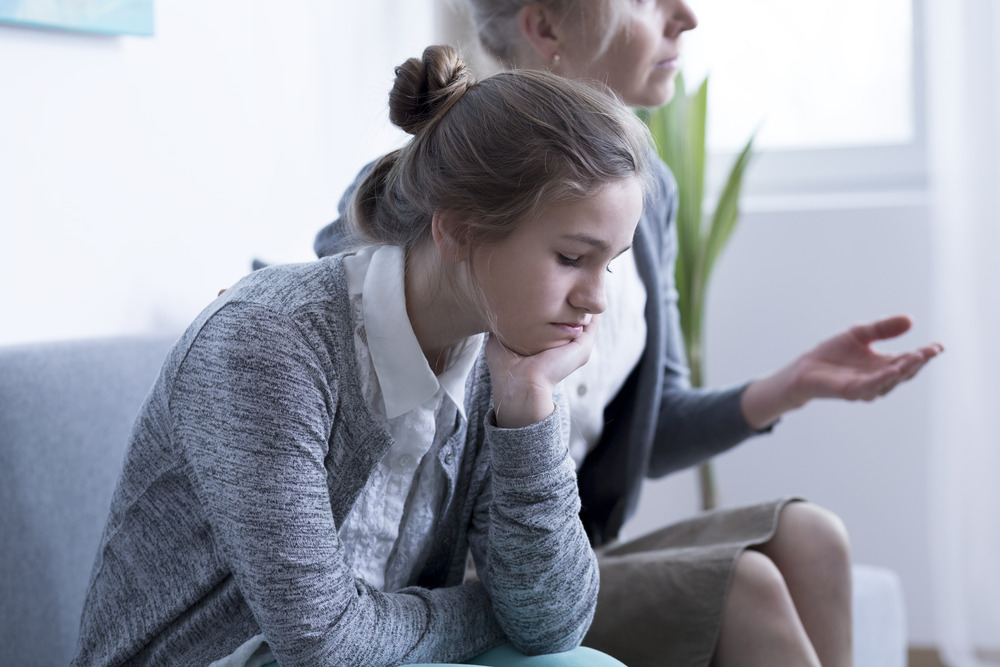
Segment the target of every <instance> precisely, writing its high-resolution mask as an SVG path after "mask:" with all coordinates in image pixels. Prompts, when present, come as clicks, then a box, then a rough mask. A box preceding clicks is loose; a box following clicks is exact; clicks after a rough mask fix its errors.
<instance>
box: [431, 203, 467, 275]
mask: <svg viewBox="0 0 1000 667" xmlns="http://www.w3.org/2000/svg"><path fill="white" fill-rule="evenodd" d="M431 235H432V236H433V237H434V245H435V246H437V249H438V252H439V253H441V257H443V258H444V259H445V260H446V261H449V262H454V263H455V264H458V263H459V262H464V261H465V260H466V259H468V258H469V244H468V243H467V241H466V228H465V223H464V222H462V221H461V220H460V219H458V218H457V217H455V216H454V215H453V214H451V213H445V212H443V211H435V212H434V215H433V216H432V217H431Z"/></svg>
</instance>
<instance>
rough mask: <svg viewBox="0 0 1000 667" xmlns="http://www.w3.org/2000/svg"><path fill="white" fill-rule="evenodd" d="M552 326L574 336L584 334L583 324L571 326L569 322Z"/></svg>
mask: <svg viewBox="0 0 1000 667" xmlns="http://www.w3.org/2000/svg"><path fill="white" fill-rule="evenodd" d="M552 326H554V327H556V328H557V329H560V330H561V331H563V332H565V333H567V334H570V335H572V336H579V335H580V334H582V333H583V325H582V324H570V323H567V322H553V323H552Z"/></svg>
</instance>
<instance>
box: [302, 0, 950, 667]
mask: <svg viewBox="0 0 1000 667" xmlns="http://www.w3.org/2000/svg"><path fill="white" fill-rule="evenodd" d="M469 1H470V4H471V7H472V14H473V17H474V20H475V24H476V27H477V29H478V33H479V37H480V41H481V43H482V44H483V46H484V47H485V49H486V51H487V52H488V53H490V54H492V55H493V56H494V57H495V58H496V59H497V60H498V62H499V63H500V64H501V65H502V66H504V67H506V68H520V69H531V70H539V71H545V70H548V71H552V72H555V73H558V74H560V75H563V76H566V77H569V78H571V79H576V80H584V81H600V82H603V83H605V84H607V86H608V87H609V88H610V89H611V90H612V91H614V92H615V93H616V94H617V95H618V96H620V97H621V98H622V99H623V100H624V101H625V102H626V103H627V104H629V105H632V106H636V107H657V106H661V105H663V104H666V103H667V102H668V101H669V100H670V99H671V97H672V95H673V92H674V88H673V83H674V77H675V75H676V73H677V69H678V66H679V55H680V50H681V43H680V41H681V35H682V34H683V33H684V32H686V31H688V30H691V29H693V28H694V27H695V26H696V25H697V21H696V19H695V16H694V14H693V13H692V11H691V9H690V8H689V7H688V6H687V4H686V3H685V2H684V1H683V0H537V1H534V2H532V1H529V0H469ZM651 159H652V161H653V166H652V169H653V172H654V177H655V180H656V184H655V188H654V196H652V197H650V198H649V199H648V200H647V201H646V204H645V207H644V210H643V213H642V217H641V219H640V222H639V227H638V232H637V234H636V238H635V244H634V246H633V248H632V250H631V251H630V252H629V253H627V254H626V255H625V256H623V257H622V258H621V259H620V260H619V261H618V262H616V268H615V274H614V276H613V277H612V278H611V279H609V282H608V290H609V295H608V301H609V312H608V313H607V314H606V315H605V317H604V321H603V326H602V330H601V333H600V335H599V336H598V337H597V343H596V349H595V351H594V355H593V359H592V361H591V362H590V363H589V364H587V365H586V366H584V367H583V368H581V369H580V370H579V371H577V372H576V373H574V375H573V376H571V377H570V378H569V379H568V380H567V382H566V385H567V396H568V399H569V400H570V408H571V413H572V416H573V426H574V432H573V435H572V449H573V453H574V458H575V459H576V461H577V464H578V466H579V472H578V474H579V484H580V496H581V499H582V502H583V511H582V513H581V517H582V519H583V521H584V525H585V526H586V529H587V532H588V534H589V537H590V539H591V542H592V544H593V545H594V546H595V547H597V548H598V551H599V554H600V558H599V564H600V568H601V578H602V585H601V591H600V597H599V600H598V607H597V612H596V616H595V619H594V623H593V625H592V627H591V630H590V632H589V633H588V635H587V637H586V638H585V640H584V643H585V644H586V645H588V646H594V647H598V648H601V649H602V650H604V651H607V652H609V653H611V654H612V655H615V656H616V657H618V658H619V659H621V660H623V661H624V662H626V663H628V664H629V665H633V666H641V665H672V666H674V665H676V666H678V667H688V666H691V667H695V666H697V667H702V666H705V665H709V664H713V665H720V666H728V665H767V666H770V665H783V666H795V665H820V664H822V665H824V666H827V667H830V666H842V665H849V664H851V616H850V613H851V609H850V605H851V584H850V553H849V547H848V539H847V534H846V531H845V529H844V526H843V525H842V523H841V521H840V520H839V518H838V517H836V516H835V515H833V514H832V513H830V512H829V511H827V510H825V509H822V508H820V507H818V506H816V505H813V504H811V503H806V502H789V501H787V500H780V501H776V502H771V503H764V504H761V505H759V506H754V507H744V508H738V509H734V510H723V511H718V512H714V513H711V514H708V515H707V516H700V517H697V518H694V519H692V520H690V521H686V522H683V523H682V524H679V525H675V526H670V527H667V528H665V529H663V530H661V531H658V532H656V533H654V534H652V535H649V536H646V537H644V538H642V539H639V540H636V541H634V542H631V543H629V544H618V545H616V544H615V540H616V538H617V536H618V533H619V531H620V529H621V527H622V525H623V523H624V522H625V521H626V520H627V519H628V518H629V516H630V515H631V514H632V513H633V511H634V509H635V507H636V505H637V503H638V499H639V494H640V490H641V486H642V481H643V480H644V479H645V478H646V477H660V476H662V475H666V474H668V473H670V472H673V471H677V470H680V469H683V468H685V467H688V466H691V465H695V464H698V463H700V462H702V461H704V460H707V459H708V458H710V457H712V456H714V455H715V454H718V453H720V452H722V451H725V450H727V449H729V448H731V447H733V446H735V445H736V444H738V443H740V442H742V441H743V440H745V439H747V438H748V437H750V436H752V435H755V434H758V433H761V432H766V431H768V430H770V428H771V427H772V426H773V425H774V423H775V422H776V421H777V420H778V418H779V417H780V416H781V415H782V414H784V413H785V412H788V411H790V410H793V409H797V408H800V407H802V406H804V405H805V404H806V403H808V402H809V401H811V400H812V399H815V398H821V397H835V398H841V399H846V400H873V399H875V398H876V397H879V396H882V395H885V394H887V393H888V392H889V391H891V390H892V389H893V388H894V387H895V386H896V385H898V384H899V383H900V382H904V381H906V380H908V379H910V378H912V377H913V376H914V375H915V374H916V373H917V372H918V371H919V370H920V369H921V368H922V367H923V365H924V364H925V363H926V362H927V361H929V360H930V359H931V358H933V357H934V356H936V355H937V354H938V353H939V352H940V351H941V350H942V348H941V346H940V345H937V344H934V345H928V346H925V347H922V348H920V349H917V350H914V351H912V352H908V353H904V354H884V353H879V352H876V351H874V350H873V349H872V348H871V344H872V343H874V342H877V341H879V340H884V339H889V338H894V337H896V336H899V335H901V334H903V333H904V332H905V331H907V330H908V329H909V328H910V326H911V322H910V320H909V319H908V318H906V317H892V318H888V319H885V320H881V321H878V322H874V323H871V324H865V325H858V326H854V327H852V328H850V329H848V330H847V331H845V332H843V333H841V334H839V335H837V336H834V337H833V338H830V339H828V340H826V341H824V342H822V343H820V344H819V345H817V346H816V347H815V348H813V349H812V350H810V351H808V352H806V353H805V354H803V355H801V356H800V357H799V358H797V359H796V360H795V361H793V362H792V363H791V364H789V365H788V366H786V367H784V368H782V369H779V370H778V371H776V372H774V373H772V374H770V375H767V376H765V377H762V378H759V379H756V380H753V381H751V382H748V383H746V384H744V385H741V386H738V387H734V388H730V389H721V390H714V389H697V390H696V389H692V388H690V386H689V382H688V373H687V368H686V361H685V358H684V351H683V339H682V336H681V332H680V325H679V319H678V311H677V307H676V290H675V288H674V277H673V276H674V264H675V260H676V255H677V245H676V244H677V240H676V230H675V227H674V215H675V213H676V210H677V205H678V203H677V188H676V184H675V182H674V179H673V177H672V175H671V174H670V172H669V170H668V169H667V167H666V165H665V164H663V163H662V162H661V161H660V160H658V159H656V158H655V157H654V158H651ZM347 213H348V211H347V210H346V209H344V208H343V207H342V209H341V214H342V216H343V215H345V214H347ZM345 233H346V229H345V226H344V224H343V223H342V222H341V221H337V222H334V223H333V224H331V225H330V226H328V227H327V228H325V229H324V230H322V231H321V232H320V234H319V235H318V236H317V239H316V250H317V253H318V254H320V255H324V254H327V253H329V252H331V251H332V249H334V248H336V247H338V245H339V244H341V243H343V242H344V236H345Z"/></svg>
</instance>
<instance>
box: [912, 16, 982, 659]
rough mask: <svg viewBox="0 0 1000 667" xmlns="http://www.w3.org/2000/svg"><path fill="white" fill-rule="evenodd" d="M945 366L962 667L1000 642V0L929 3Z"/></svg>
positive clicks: (947, 554)
mask: <svg viewBox="0 0 1000 667" xmlns="http://www.w3.org/2000/svg"><path fill="white" fill-rule="evenodd" d="M923 1H924V2H925V3H926V4H925V7H924V9H925V13H924V17H925V29H924V31H923V35H924V37H925V39H926V44H925V45H926V50H925V53H926V57H927V60H926V63H927V72H928V74H929V76H928V90H927V93H928V95H927V99H928V102H929V104H928V128H929V136H928V140H929V149H930V153H929V158H930V159H929V166H930V178H931V182H930V185H931V191H932V194H933V202H934V208H933V211H934V237H933V238H934V265H933V266H932V267H931V270H932V271H933V272H934V273H933V275H934V280H933V284H934V286H935V288H934V289H935V293H934V295H933V298H934V303H935V317H936V318H937V322H936V328H937V330H939V331H940V332H942V333H941V335H942V339H943V342H944V343H945V345H946V347H947V352H946V353H945V355H944V356H943V357H942V358H941V359H940V360H938V361H936V362H935V363H936V364H940V365H939V367H938V368H937V369H935V371H934V372H935V375H934V376H933V377H934V378H935V379H936V383H935V392H936V396H935V399H934V412H933V415H932V421H931V423H932V446H931V454H930V460H929V461H928V474H929V488H930V495H931V497H930V503H929V504H930V507H931V517H930V526H931V542H932V543H931V545H930V548H931V554H932V563H933V573H934V574H933V576H934V578H935V580H934V581H933V582H932V583H933V590H934V598H935V613H936V624H937V630H938V638H939V642H940V644H939V646H940V648H941V653H942V657H943V658H944V659H945V661H946V662H947V663H948V664H949V665H951V667H972V666H979V665H982V666H985V665H988V664H989V665H995V664H997V663H996V662H993V661H989V659H988V658H987V657H986V654H989V655H993V656H995V655H996V654H997V653H996V652H997V649H998V648H1000V224H998V223H1000V3H998V2H997V1H996V0H923Z"/></svg>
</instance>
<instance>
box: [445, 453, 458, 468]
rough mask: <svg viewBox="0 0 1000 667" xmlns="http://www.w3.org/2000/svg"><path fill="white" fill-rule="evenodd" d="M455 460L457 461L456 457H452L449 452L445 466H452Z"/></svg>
mask: <svg viewBox="0 0 1000 667" xmlns="http://www.w3.org/2000/svg"><path fill="white" fill-rule="evenodd" d="M454 460H455V457H454V455H452V453H451V452H448V453H447V454H445V455H444V462H445V465H451V462H452V461H454Z"/></svg>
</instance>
